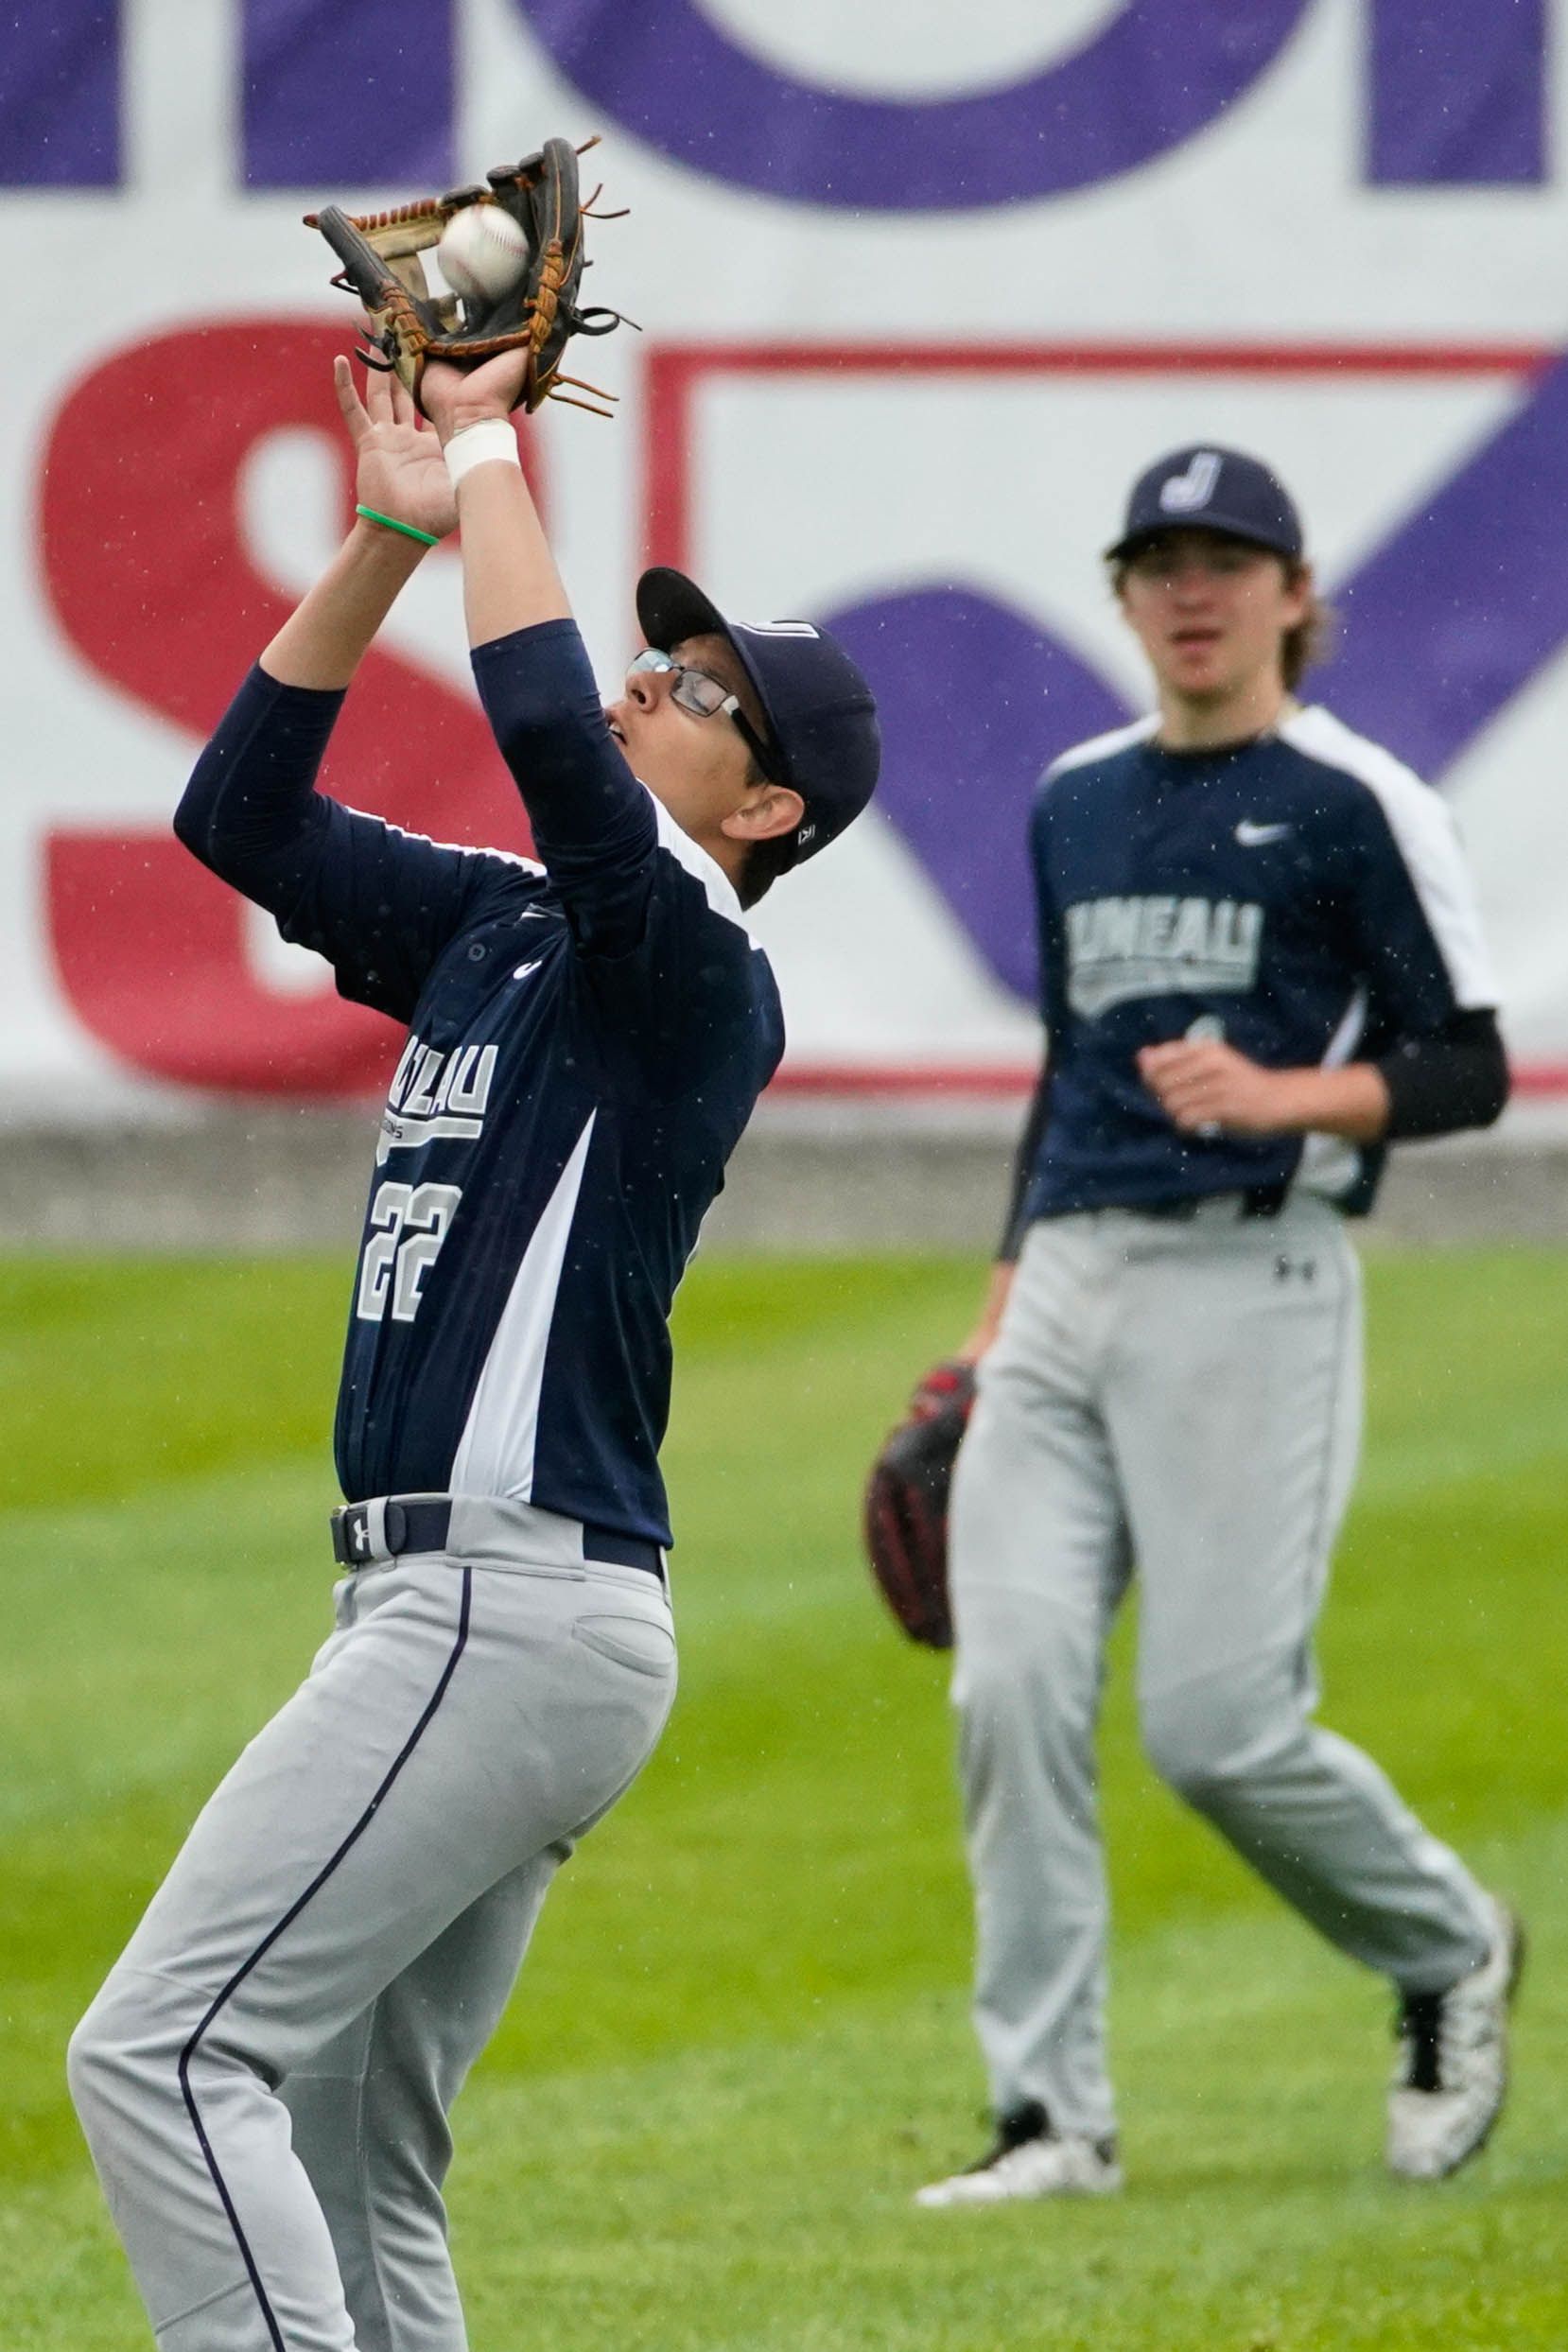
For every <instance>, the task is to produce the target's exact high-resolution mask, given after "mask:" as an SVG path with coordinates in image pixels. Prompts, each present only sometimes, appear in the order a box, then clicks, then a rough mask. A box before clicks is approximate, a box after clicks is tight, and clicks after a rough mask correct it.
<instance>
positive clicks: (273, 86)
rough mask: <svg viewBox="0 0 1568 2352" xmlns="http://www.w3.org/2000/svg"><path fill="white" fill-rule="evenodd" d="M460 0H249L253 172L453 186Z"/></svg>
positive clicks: (248, 118)
mask: <svg viewBox="0 0 1568 2352" xmlns="http://www.w3.org/2000/svg"><path fill="white" fill-rule="evenodd" d="M454 40H455V34H454V28H453V25H452V5H451V0H245V66H244V72H245V108H244V113H245V181H246V184H247V186H249V187H253V188H306V189H309V190H311V191H312V192H313V193H317V194H320V193H322V192H323V191H325V190H327V189H330V188H340V187H344V186H352V185H353V184H354V183H357V182H359V183H363V182H366V181H368V182H370V183H371V184H372V185H373V186H385V185H386V184H387V183H388V182H389V181H390V182H393V183H396V184H397V185H398V186H408V187H412V188H422V189H426V190H428V189H431V188H438V187H446V186H448V185H449V184H450V183H451V181H452V180H453V178H454V177H455V173H454V167H453V162H452V77H453V66H452V56H453V45H454Z"/></svg>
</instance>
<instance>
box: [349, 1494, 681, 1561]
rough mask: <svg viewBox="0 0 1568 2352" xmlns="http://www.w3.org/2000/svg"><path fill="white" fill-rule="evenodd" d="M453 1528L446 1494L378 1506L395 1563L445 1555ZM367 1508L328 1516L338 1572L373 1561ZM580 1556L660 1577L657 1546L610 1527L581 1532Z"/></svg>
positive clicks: (384, 1545)
mask: <svg viewBox="0 0 1568 2352" xmlns="http://www.w3.org/2000/svg"><path fill="white" fill-rule="evenodd" d="M451 1524H452V1498H451V1496H450V1495H449V1494H438V1495H417V1496H410V1497H409V1500H408V1501H405V1500H404V1499H403V1498H402V1496H400V1495H396V1494H390V1495H388V1497H387V1500H386V1502H385V1504H384V1505H383V1506H382V1542H381V1549H382V1551H385V1552H388V1553H390V1554H391V1555H392V1558H393V1559H397V1558H399V1557H400V1556H401V1555H402V1554H403V1553H404V1552H444V1550H445V1549H446V1538H447V1534H448V1532H449V1530H450V1528H451ZM372 1541H373V1539H372V1535H371V1524H370V1505H369V1504H368V1503H345V1504H344V1505H343V1506H342V1507H341V1508H340V1509H339V1510H335V1511H334V1512H333V1514H332V1557H333V1559H335V1560H336V1561H337V1562H338V1565H339V1566H340V1568H363V1567H364V1566H365V1565H366V1563H367V1562H368V1561H369V1560H370V1559H373V1558H377V1557H379V1555H378V1554H375V1553H374V1552H373V1551H372V1548H371V1547H372ZM583 1557H584V1559H592V1560H598V1561H599V1562H600V1563H601V1565H602V1566H604V1567H606V1568H641V1569H644V1570H646V1572H647V1573H648V1575H649V1576H651V1577H662V1576H663V1574H664V1563H663V1560H662V1559H661V1557H660V1554H659V1547H658V1545H657V1544H656V1543H650V1542H648V1540H647V1538H646V1537H644V1536H636V1535H618V1533H617V1532H616V1530H615V1528H613V1527H595V1526H591V1525H589V1524H587V1523H586V1522H584V1528H583Z"/></svg>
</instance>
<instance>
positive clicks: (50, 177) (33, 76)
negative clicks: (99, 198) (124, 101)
mask: <svg viewBox="0 0 1568 2352" xmlns="http://www.w3.org/2000/svg"><path fill="white" fill-rule="evenodd" d="M119 176H120V11H119V5H118V0H34V5H33V6H31V7H24V6H22V5H21V0H12V5H11V7H9V9H7V10H6V24H5V28H4V31H3V32H0V183H4V184H5V185H6V186H7V187H18V188H44V187H49V188H109V187H113V186H114V185H115V183H117V181H118V180H119Z"/></svg>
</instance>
